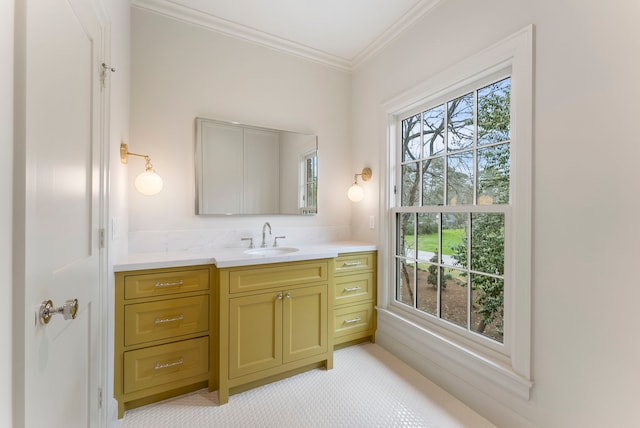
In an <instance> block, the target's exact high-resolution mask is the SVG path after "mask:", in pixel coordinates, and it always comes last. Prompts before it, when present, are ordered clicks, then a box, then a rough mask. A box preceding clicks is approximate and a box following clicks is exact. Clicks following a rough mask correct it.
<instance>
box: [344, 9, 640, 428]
mask: <svg viewBox="0 0 640 428" xmlns="http://www.w3.org/2000/svg"><path fill="white" fill-rule="evenodd" d="M639 22H640V3H638V2H635V1H627V0H616V1H613V2H606V3H605V2H598V1H577V0H538V1H535V2H533V1H529V0H490V1H483V2H478V1H474V0H443V1H442V2H441V4H440V5H439V6H437V7H436V8H435V9H434V10H433V12H432V13H430V14H429V15H428V16H426V17H425V18H424V19H422V20H421V21H420V22H418V23H417V24H416V25H415V26H414V27H412V28H411V29H408V30H407V32H406V33H404V34H403V35H402V37H400V38H398V39H397V40H396V41H395V42H394V43H393V44H391V45H390V46H389V47H387V48H386V49H384V50H383V51H382V52H381V53H380V54H379V55H378V56H377V57H376V58H374V59H372V60H370V61H368V62H367V63H366V64H365V65H363V66H362V67H360V68H359V69H358V70H357V71H356V72H355V73H354V76H353V118H354V123H353V129H358V132H357V133H356V132H354V134H353V142H354V158H355V159H357V160H358V162H362V163H363V166H364V163H368V164H370V165H371V166H372V167H375V166H376V165H380V164H384V163H385V162H386V159H385V157H384V156H383V155H381V152H383V150H381V148H382V147H384V145H385V142H386V121H387V118H386V116H385V113H384V111H383V110H382V108H381V104H382V103H383V102H384V101H386V100H388V99H390V98H392V97H394V96H396V95H397V94H400V93H402V92H404V91H405V90H406V89H407V88H411V87H413V86H415V85H417V84H419V83H420V82H422V81H424V80H426V79H427V78H428V77H430V76H432V75H434V74H436V73H437V72H439V71H442V70H446V69H447V68H448V67H450V66H451V65H453V64H455V63H457V62H459V61H461V60H462V59H464V58H466V57H467V56H469V55H471V54H473V53H474V52H475V51H477V50H480V49H483V48H485V47H488V46H489V45H491V44H493V43H495V42H497V41H499V40H501V39H502V38H504V37H506V36H508V35H510V34H512V33H514V32H515V31H517V30H519V29H521V28H523V27H525V26H526V25H529V24H534V25H535V31H536V36H535V83H534V91H535V106H534V111H535V122H534V189H535V190H534V194H533V205H534V213H533V214H534V215H533V223H534V236H533V242H532V245H533V248H534V260H533V283H532V284H533V285H532V289H533V295H532V306H533V333H532V337H533V343H532V348H533V356H532V373H533V377H534V381H535V386H534V389H533V391H532V398H531V400H530V401H528V402H525V401H522V400H519V399H518V398H516V397H512V396H507V394H505V395H504V396H502V397H492V396H489V395H488V394H487V393H486V392H483V391H480V390H477V389H475V388H473V387H472V386H470V385H469V384H467V383H465V382H464V380H463V379H460V378H458V377H457V376H456V374H455V373H446V372H443V371H442V370H441V369H440V368H438V367H435V366H434V365H433V364H430V362H429V361H426V360H425V359H424V358H421V356H420V355H416V354H415V352H412V351H411V350H402V351H401V350H399V349H390V351H392V352H396V353H398V354H401V356H402V357H403V358H405V359H407V360H410V361H413V362H414V363H415V364H416V365H417V366H418V367H417V368H419V369H420V370H421V371H422V372H424V373H426V374H427V375H428V376H429V377H431V378H432V379H433V380H434V381H436V382H438V383H439V384H441V385H442V386H444V387H445V388H446V389H447V390H449V391H450V392H452V393H453V394H454V395H456V396H457V397H459V398H460V399H462V400H463V401H465V402H466V403H467V404H469V405H471V406H472V407H473V408H474V409H475V410H477V411H478V412H480V413H481V414H483V415H485V416H486V417H488V418H489V419H491V420H493V421H494V422H495V423H497V424H498V425H499V426H509V427H514V426H539V427H601V426H616V427H627V426H640V407H639V406H638V400H637V399H638V379H640V365H639V364H638V361H640V340H638V337H640V336H639V334H638V331H637V325H638V323H637V320H636V313H637V306H638V302H639V301H640V287H638V280H637V277H636V276H637V275H636V272H635V270H634V266H635V263H636V262H637V260H636V259H637V256H638V241H639V239H640V226H639V224H640V223H639V222H638V219H637V216H638V212H639V208H640V198H639V197H638V165H637V164H638V159H639V158H640V141H639V138H638V135H637V132H636V131H635V123H637V120H638V115H639V114H640V108H638V100H639V99H640V84H638V78H639V76H640V55H639V52H640V37H638V23H639ZM454 25H455V27H454ZM371 124H376V125H375V126H371ZM376 169H377V168H376ZM376 169H374V182H373V183H372V184H373V185H374V187H376V190H377V187H378V185H379V182H376V181H375V179H376V177H375V171H376ZM377 178H379V179H380V180H383V178H381V177H377ZM367 198H368V199H367V200H366V203H364V204H362V205H359V206H357V207H355V208H354V210H353V214H352V229H353V233H354V236H355V237H356V238H360V239H365V240H370V241H375V240H377V238H378V236H377V231H369V230H368V229H367V228H366V227H364V225H365V224H364V221H365V219H367V218H368V216H369V215H370V213H372V212H375V210H376V209H377V205H378V198H377V195H375V191H372V192H369V194H368V195H367ZM381 242H382V241H381ZM381 262H383V263H384V261H381Z"/></svg>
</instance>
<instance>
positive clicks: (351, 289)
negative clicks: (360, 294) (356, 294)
mask: <svg viewBox="0 0 640 428" xmlns="http://www.w3.org/2000/svg"><path fill="white" fill-rule="evenodd" d="M358 290H362V288H361V287H351V288H345V289H343V290H342V291H344V292H346V293H350V292H352V291H358Z"/></svg>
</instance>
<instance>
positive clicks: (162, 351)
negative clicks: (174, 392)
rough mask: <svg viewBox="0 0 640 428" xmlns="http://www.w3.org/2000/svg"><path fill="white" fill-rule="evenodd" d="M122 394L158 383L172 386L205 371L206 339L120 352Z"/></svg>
mask: <svg viewBox="0 0 640 428" xmlns="http://www.w3.org/2000/svg"><path fill="white" fill-rule="evenodd" d="M123 358H124V373H123V376H124V393H125V394H128V393H131V392H135V391H139V390H142V389H145V388H151V387H155V386H159V385H166V386H167V388H166V390H170V389H174V388H176V387H178V386H181V385H180V381H182V380H186V379H189V378H193V377H194V376H200V377H202V379H201V380H206V379H207V378H208V373H209V338H208V337H200V338H198V339H191V340H184V341H181V342H174V343H169V344H167V345H160V346H152V347H149V348H144V349H138V350H136V351H128V352H125V353H124V357H123Z"/></svg>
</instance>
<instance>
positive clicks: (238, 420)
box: [120, 343, 495, 428]
mask: <svg viewBox="0 0 640 428" xmlns="http://www.w3.org/2000/svg"><path fill="white" fill-rule="evenodd" d="M217 403H218V398H217V394H216V393H215V392H213V393H209V392H208V391H207V390H206V389H205V390H200V391H196V392H194V393H191V394H188V395H184V396H181V397H177V398H174V399H171V400H166V401H163V402H161V403H156V404H152V405H149V406H146V407H141V408H138V409H133V410H129V411H127V412H126V413H125V416H124V418H123V419H122V420H121V423H120V426H121V427H122V428H199V427H207V428H208V427H225V428H227V427H229V428H231V427H242V428H253V427H265V428H267V427H278V428H286V427H292V428H293V427H295V428H303V427H321V428H325V427H327V428H328V427H332V428H333V427H336V428H338V427H349V428H357V427H367V428H372V427H433V428H435V427H438V428H453V427H473V428H489V427H493V428H495V426H494V425H493V424H491V423H490V422H489V421H487V420H486V419H484V418H483V417H481V416H479V415H478V414H477V413H475V412H474V411H473V410H471V409H470V408H469V407H467V406H465V405H464V404H462V403H461V402H460V401H458V400H457V399H455V398H454V397H453V396H452V395H450V394H449V393H447V392H446V391H444V390H443V389H441V388H440V387H438V386H437V385H435V384H434V383H433V382H431V381H429V380H428V379H426V378H425V377H423V376H422V375H420V374H419V373H418V372H416V371H415V370H413V369H412V368H411V367H409V366H407V365H406V364H404V363H403V362H402V361H400V360H398V359H397V358H396V357H394V356H393V355H391V354H390V353H389V352H387V351H386V350H384V349H383V348H381V347H380V346H378V345H375V344H371V343H367V344H362V345H356V346H352V347H348V348H344V349H341V350H338V351H336V352H335V354H334V368H333V370H329V371H327V370H325V369H316V370H312V371H309V372H306V373H303V374H300V375H297V376H294V377H292V378H289V379H285V380H282V381H279V382H275V383H272V384H269V385H265V386H262V387H259V388H255V389H253V390H250V391H246V392H243V393H241V394H236V395H232V396H231V397H229V403H228V404H226V405H223V406H219V405H218V404H217Z"/></svg>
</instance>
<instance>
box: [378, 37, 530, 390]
mask: <svg viewBox="0 0 640 428" xmlns="http://www.w3.org/2000/svg"><path fill="white" fill-rule="evenodd" d="M504 70H510V75H511V143H510V150H511V164H510V166H511V181H510V186H511V193H510V204H509V205H510V207H509V210H510V215H509V216H508V217H507V219H505V220H506V221H507V222H510V224H508V225H506V228H508V230H509V231H510V236H508V237H505V285H506V284H507V283H508V284H510V285H511V286H510V287H509V290H507V289H506V287H505V313H504V320H505V321H504V322H505V332H504V344H503V345H500V346H499V347H497V348H496V347H493V348H492V347H491V346H489V347H487V346H486V344H484V345H483V344H482V340H480V341H475V340H469V339H468V338H465V337H461V336H460V335H457V334H455V333H452V332H450V331H448V330H447V329H446V328H439V327H438V326H437V325H435V326H434V323H432V322H428V321H426V320H425V319H423V317H420V316H416V315H415V314H413V313H411V312H410V311H407V310H406V309H403V308H402V305H398V304H394V299H395V282H396V278H395V259H394V255H395V243H396V241H395V232H396V231H395V228H394V227H391V225H394V224H395V221H394V220H393V219H392V216H395V212H394V210H393V208H394V206H395V203H396V200H397V199H396V195H394V192H393V190H394V186H396V185H397V188H398V191H399V189H400V186H399V183H396V180H397V177H398V174H397V171H396V170H397V168H398V167H399V163H398V157H397V155H396V153H397V151H398V148H397V144H398V142H399V138H398V130H397V122H398V119H399V117H400V115H406V112H408V111H411V110H414V109H418V108H419V107H421V106H424V105H428V104H430V103H435V101H436V100H441V99H443V98H444V97H446V96H447V95H449V94H455V93H457V92H458V91H460V90H462V88H465V87H467V86H468V85H469V84H473V83H474V82H477V81H482V79H485V78H487V77H488V76H491V75H493V74H495V73H497V72H500V71H504ZM383 108H384V110H385V111H386V112H387V116H388V135H387V138H388V141H387V144H386V146H385V147H384V150H383V158H384V159H387V160H388V163H387V165H385V167H386V171H385V176H386V177H387V180H386V183H385V187H384V189H383V190H382V194H381V206H382V209H383V210H384V212H383V213H381V216H384V217H385V218H388V219H389V220H390V221H387V222H384V225H385V226H384V227H383V228H381V236H380V242H382V243H384V245H383V246H382V251H381V254H380V257H381V260H384V263H380V265H381V268H380V269H381V271H380V278H384V279H385V280H384V281H382V285H381V286H380V299H379V302H378V303H379V306H378V317H379V322H378V325H379V336H381V337H384V335H385V333H388V334H390V335H393V337H394V340H396V341H399V342H401V343H403V344H406V345H407V346H408V347H409V348H410V349H414V350H415V352H420V353H421V354H423V355H425V356H428V358H430V359H432V360H434V362H436V363H438V365H439V366H442V367H443V368H444V369H447V370H449V371H451V372H452V373H456V374H457V375H458V376H460V374H461V373H466V374H467V375H466V376H465V380H467V381H469V382H470V383H472V384H475V385H476V386H477V387H479V388H483V389H485V388H486V386H487V381H489V382H490V383H492V384H493V385H492V386H498V387H500V388H503V389H506V390H507V391H509V392H511V393H515V394H517V395H518V396H520V397H522V398H524V399H529V396H530V391H531V388H532V386H533V382H532V379H531V269H532V268H531V256H532V227H531V221H532V220H531V217H532V203H531V201H532V196H533V195H532V147H533V138H532V135H533V132H532V130H533V26H528V27H526V28H524V29H523V30H521V31H519V32H517V33H515V34H513V35H511V36H509V37H507V38H505V39H504V40H502V41H500V42H498V43H496V44H495V45H493V46H491V47H489V48H487V49H485V50H483V51H481V52H479V53H477V54H476V55H474V56H472V57H469V58H468V59H466V60H464V61H462V62H460V63H458V64H456V65H454V66H452V67H450V68H448V69H447V70H445V71H444V72H442V73H439V74H438V75H436V76H433V77H432V78H430V79H428V80H426V81H425V82H423V83H421V84H420V85H418V86H416V87H414V88H412V89H410V90H408V91H406V92H404V93H402V94H400V95H398V96H396V97H394V98H393V99H391V100H389V101H387V102H386V103H384V104H383ZM476 208H477V206H473V207H472V208H471V209H472V210H473V211H476Z"/></svg>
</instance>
